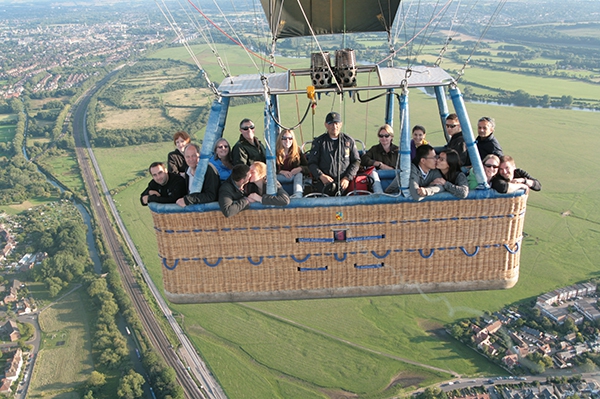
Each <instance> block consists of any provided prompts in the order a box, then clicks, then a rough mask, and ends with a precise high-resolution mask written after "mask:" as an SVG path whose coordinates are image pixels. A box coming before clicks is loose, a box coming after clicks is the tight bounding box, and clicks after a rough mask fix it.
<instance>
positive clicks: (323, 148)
mask: <svg viewBox="0 0 600 399" xmlns="http://www.w3.org/2000/svg"><path fill="white" fill-rule="evenodd" d="M325 129H326V130H327V132H326V133H323V134H322V135H321V136H319V137H317V138H316V139H314V140H313V142H312V147H311V150H310V157H309V161H308V167H309V169H310V172H311V173H312V175H313V177H314V178H315V179H316V185H315V189H316V190H318V191H321V192H324V193H325V194H328V195H335V194H336V193H337V192H338V191H339V192H343V191H344V190H346V189H347V188H348V185H349V184H350V181H352V180H353V179H354V177H355V176H356V172H358V168H359V166H360V156H359V155H358V150H357V149H356V144H355V143H354V139H352V137H350V136H348V135H347V134H345V133H342V118H341V117H340V114H338V113H337V112H330V113H328V114H327V116H326V117H325ZM324 189H325V190H324Z"/></svg>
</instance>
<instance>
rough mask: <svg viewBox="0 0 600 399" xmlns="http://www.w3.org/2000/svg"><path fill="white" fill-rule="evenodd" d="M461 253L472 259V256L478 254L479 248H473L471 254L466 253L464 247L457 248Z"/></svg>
mask: <svg viewBox="0 0 600 399" xmlns="http://www.w3.org/2000/svg"><path fill="white" fill-rule="evenodd" d="M459 248H460V250H461V251H463V254H465V255H467V256H468V257H469V258H472V257H473V256H475V255H477V254H478V253H479V246H476V247H475V251H473V252H472V253H468V252H467V250H466V249H465V247H459Z"/></svg>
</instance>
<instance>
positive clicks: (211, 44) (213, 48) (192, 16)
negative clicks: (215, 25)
mask: <svg viewBox="0 0 600 399" xmlns="http://www.w3.org/2000/svg"><path fill="white" fill-rule="evenodd" d="M177 2H178V3H179V5H180V7H181V8H182V9H183V10H184V12H185V15H186V16H187V17H188V19H189V20H190V22H191V23H192V25H194V26H195V27H196V29H197V30H198V32H199V33H200V35H202V38H203V39H204V42H205V43H206V44H207V45H208V47H209V48H210V50H211V52H212V53H213V55H214V56H215V57H216V59H217V64H218V65H219V67H220V68H221V72H222V73H223V76H225V77H226V78H227V77H230V76H231V73H230V72H229V69H228V68H227V67H226V66H225V64H224V63H223V59H222V58H221V55H220V54H219V50H218V49H217V46H216V43H215V41H214V38H213V37H212V34H211V33H210V29H209V28H208V24H207V22H206V21H205V20H203V22H204V26H202V25H201V24H200V19H199V18H198V15H197V14H195V13H191V12H188V10H189V11H191V7H190V5H189V3H188V4H187V10H186V7H184V6H183V4H182V3H181V1H180V0H177ZM207 34H208V35H207ZM209 37H210V38H209Z"/></svg>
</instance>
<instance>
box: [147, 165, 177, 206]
mask: <svg viewBox="0 0 600 399" xmlns="http://www.w3.org/2000/svg"><path fill="white" fill-rule="evenodd" d="M151 190H154V191H157V192H158V193H159V194H160V196H158V195H148V193H149V192H150V191H151ZM185 193H187V185H186V184H185V179H184V178H183V177H181V176H179V175H178V174H175V173H169V180H168V181H167V184H165V185H164V186H161V185H160V184H158V183H157V182H155V181H154V179H152V180H151V181H150V183H148V187H146V189H145V190H144V192H143V193H142V194H141V195H140V202H141V203H142V205H144V206H146V205H148V204H144V203H143V202H142V197H143V196H145V195H148V202H158V203H159V204H174V203H175V202H177V200H178V199H179V198H181V197H183V196H184V195H185Z"/></svg>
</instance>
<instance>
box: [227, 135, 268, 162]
mask: <svg viewBox="0 0 600 399" xmlns="http://www.w3.org/2000/svg"><path fill="white" fill-rule="evenodd" d="M265 154H266V151H265V147H264V146H263V145H262V143H261V142H260V140H258V139H257V138H256V137H255V138H254V144H250V143H249V142H248V140H246V139H245V138H244V136H243V135H241V134H240V139H239V140H238V142H237V143H235V145H234V146H233V148H232V149H231V157H232V159H233V164H234V165H239V164H246V165H248V166H250V165H252V162H254V161H260V162H265V160H266V155H265Z"/></svg>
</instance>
